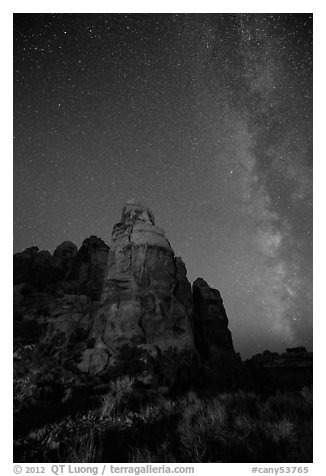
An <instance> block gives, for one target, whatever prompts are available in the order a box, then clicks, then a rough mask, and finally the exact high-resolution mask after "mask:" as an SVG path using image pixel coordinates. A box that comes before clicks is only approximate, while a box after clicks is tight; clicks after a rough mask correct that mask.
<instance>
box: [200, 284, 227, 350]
mask: <svg viewBox="0 0 326 476" xmlns="http://www.w3.org/2000/svg"><path fill="white" fill-rule="evenodd" d="M192 291H193V299H194V315H195V334H196V340H197V347H198V348H199V349H200V352H201V354H202V355H203V356H205V357H208V356H210V355H211V354H212V353H219V352H231V353H234V349H233V343H232V336H231V332H230V330H229V329H228V324H229V321H228V318H227V315H226V312H225V308H224V305H223V299H222V297H221V294H220V292H219V291H218V290H217V289H214V288H211V287H210V286H209V285H208V284H207V282H206V281H205V280H204V279H202V278H198V279H196V281H195V282H194V284H193V287H192Z"/></svg>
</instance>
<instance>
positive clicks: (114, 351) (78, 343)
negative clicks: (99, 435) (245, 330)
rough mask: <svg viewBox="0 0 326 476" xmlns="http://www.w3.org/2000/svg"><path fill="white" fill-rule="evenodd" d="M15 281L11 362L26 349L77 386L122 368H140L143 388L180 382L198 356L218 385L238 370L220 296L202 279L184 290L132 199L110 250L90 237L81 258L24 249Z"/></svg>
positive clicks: (160, 235) (174, 264) (174, 263)
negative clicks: (50, 361) (65, 371)
mask: <svg viewBox="0 0 326 476" xmlns="http://www.w3.org/2000/svg"><path fill="white" fill-rule="evenodd" d="M14 283H15V285H14V312H15V321H14V328H15V350H16V351H18V354H17V355H23V354H24V352H23V349H24V348H25V347H26V346H30V345H35V349H36V350H37V349H38V348H42V349H43V350H44V349H46V352H49V353H50V354H52V353H53V355H55V359H56V360H57V361H58V362H63V361H64V362H66V363H67V362H68V363H69V365H68V367H69V369H70V370H69V372H70V371H73V372H74V373H75V375H78V373H79V374H81V375H82V376H84V377H80V378H88V377H90V378H91V377H94V376H99V377H101V376H105V375H106V374H107V372H109V371H110V372H111V370H112V369H113V368H115V369H118V367H119V365H121V364H123V363H125V364H126V362H127V364H126V365H125V367H124V369H125V370H126V371H127V372H128V371H129V370H130V369H129V368H128V366H129V367H130V366H133V364H135V366H136V367H137V365H136V364H141V365H138V367H140V368H142V369H145V370H146V372H147V374H146V372H145V373H144V375H142V378H143V381H145V380H146V379H147V381H149V382H150V381H151V376H152V377H153V375H154V374H161V376H162V374H163V377H164V375H165V376H166V375H167V374H170V375H171V379H170V381H171V380H173V379H174V380H176V379H179V380H180V379H181V377H180V375H179V374H178V370H177V369H178V366H179V367H180V365H181V364H180V362H181V361H182V362H185V360H186V361H187V362H188V364H187V365H188V367H187V368H188V369H189V368H192V367H194V366H196V365H197V364H196V362H198V361H199V357H201V359H202V361H205V360H206V361H207V362H208V363H209V365H212V363H213V366H215V371H216V372H217V373H218V374H219V376H220V377H222V378H224V374H225V373H227V374H228V376H230V375H231V374H232V368H234V367H236V362H238V361H237V359H236V354H235V353H234V350H233V345H232V338H231V333H230V331H229V329H228V319H227V317H226V312H225V309H224V306H223V301H222V298H221V296H220V293H219V292H218V291H217V290H215V289H212V288H210V287H209V286H208V284H207V283H206V282H205V281H204V280H202V279H198V280H196V281H195V283H194V285H193V288H191V285H190V283H189V281H188V279H187V270H186V267H185V264H184V263H183V261H182V259H181V258H178V257H175V255H174V252H173V250H172V248H171V245H170V243H169V241H168V239H167V238H166V236H165V233H164V231H163V230H162V229H161V228H160V227H159V226H157V225H156V223H155V218H154V215H153V213H152V212H151V210H150V209H149V208H147V207H146V206H144V205H142V204H140V203H138V202H136V201H134V200H131V201H129V202H127V203H126V204H125V206H124V207H123V210H122V215H121V220H120V221H119V223H117V224H116V225H115V226H114V228H113V232H112V239H111V247H109V246H108V245H107V244H106V243H105V242H104V241H103V240H101V239H100V238H98V237H96V236H93V235H92V236H90V237H89V238H87V239H86V240H84V242H83V243H82V246H81V247H80V249H79V250H78V249H77V247H76V245H74V244H73V243H71V242H69V241H65V242H63V243H62V244H61V245H59V246H58V247H57V248H56V249H55V252H54V254H53V256H52V255H51V253H50V252H48V251H39V250H38V248H37V247H31V248H28V249H27V250H25V251H23V252H22V253H17V254H15V255H14ZM40 346H41V347H40ZM28 348H29V347H28ZM43 350H42V352H43ZM29 352H30V351H29ZM33 352H34V351H33ZM69 356H70V357H71V358H70V357H69ZM69 359H70V360H69ZM192 359H194V362H195V363H194V364H193V360H192ZM167 362H169V363H167ZM179 364H180V365H179ZM65 365H66V364H65ZM182 365H183V364H182ZM110 369H111V370H110ZM125 370H123V371H125ZM187 372H188V371H187ZM145 374H146V375H147V376H146V375H145ZM208 374H210V370H208ZM178 375H179V376H178ZM62 378H63V380H64V377H62ZM78 378H79V377H78ZM163 380H164V379H163ZM165 383H166V384H167V385H169V379H167V378H166V379H165Z"/></svg>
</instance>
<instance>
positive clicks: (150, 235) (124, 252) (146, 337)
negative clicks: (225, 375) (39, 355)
mask: <svg viewBox="0 0 326 476" xmlns="http://www.w3.org/2000/svg"><path fill="white" fill-rule="evenodd" d="M177 287H178V279H177V264H176V259H175V256H174V253H173V250H172V248H171V246H170V243H169V242H168V240H167V239H166V237H165V234H164V231H163V230H162V229H161V228H159V227H158V226H156V225H155V220H154V216H153V214H152V212H151V211H150V210H149V209H148V208H146V207H144V206H142V205H140V204H138V203H134V202H128V203H127V204H126V205H125V206H124V208H123V211H122V216H121V221H120V222H119V223H117V224H116V225H115V226H114V228H113V233H112V241H111V248H110V253H109V259H108V267H107V271H106V278H105V280H104V286H103V291H102V296H101V304H100V306H99V309H98V312H97V314H96V316H95V320H94V326H93V329H92V333H91V335H92V337H93V338H94V340H95V346H94V348H93V349H88V350H87V352H86V353H85V354H84V357H83V360H82V362H81V364H80V368H81V369H82V370H84V371H87V370H88V368H90V367H91V368H92V369H93V371H96V372H101V371H102V370H103V369H104V367H105V366H106V365H115V363H116V361H117V358H119V355H120V354H121V352H120V350H121V349H123V348H125V347H126V346H134V347H138V348H143V349H146V351H147V352H149V354H150V355H152V356H156V355H157V353H158V352H164V351H166V350H167V349H169V348H175V349H178V350H180V351H181V350H185V349H189V350H194V343H193V335H192V330H191V325H190V316H189V314H188V310H187V305H186V304H185V303H183V293H180V292H179V293H177V292H176V289H177Z"/></svg>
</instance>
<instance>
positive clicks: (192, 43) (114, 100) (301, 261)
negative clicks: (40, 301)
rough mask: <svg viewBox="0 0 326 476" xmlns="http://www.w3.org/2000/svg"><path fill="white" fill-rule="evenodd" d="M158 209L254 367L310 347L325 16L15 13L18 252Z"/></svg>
mask: <svg viewBox="0 0 326 476" xmlns="http://www.w3.org/2000/svg"><path fill="white" fill-rule="evenodd" d="M130 198H136V199H138V200H140V201H142V202H144V203H145V204H147V205H148V206H149V207H150V208H151V209H152V210H153V213H154V215H155V217H156V222H157V224H158V225H159V226H161V227H163V228H164V229H165V231H166V235H167V237H168V239H169V241H170V242H171V245H172V247H173V249H174V251H175V253H176V255H179V256H181V257H182V258H183V260H184V261H185V263H186V266H187V269H188V277H189V279H190V281H191V282H192V281H193V280H194V279H196V278H197V277H199V276H200V277H203V278H204V279H206V280H207V281H208V283H209V284H210V285H211V286H213V287H216V288H218V289H219V290H220V292H221V294H222V297H223V299H224V303H225V306H226V310H227V314H228V317H229V320H230V329H231V331H232V334H233V339H234V344H235V347H236V349H237V350H238V351H240V352H241V354H242V356H243V357H246V356H248V355H250V354H253V353H257V352H260V351H262V350H264V349H266V348H269V349H270V350H274V351H283V350H284V349H285V348H286V347H287V346H293V345H305V346H306V347H307V348H308V349H311V345H312V15H309V14H179V15H177V14H63V15H60V14H15V15H14V251H15V252H16V251H21V250H23V249H24V248H26V247H28V246H31V245H36V246H38V247H39V248H40V249H49V250H50V251H51V252H53V251H54V249H55V247H56V246H57V245H59V244H60V243H61V242H62V241H64V240H70V241H73V242H74V243H76V244H77V245H78V246H80V245H81V243H82V241H83V239H85V238H86V237H88V236H89V235H91V234H95V235H97V236H99V237H101V238H103V239H104V240H105V241H106V242H107V243H109V242H110V237H111V231H112V227H113V225H114V224H115V223H116V222H118V221H119V219H120V214H121V209H122V206H123V204H124V202H125V201H126V200H127V199H130Z"/></svg>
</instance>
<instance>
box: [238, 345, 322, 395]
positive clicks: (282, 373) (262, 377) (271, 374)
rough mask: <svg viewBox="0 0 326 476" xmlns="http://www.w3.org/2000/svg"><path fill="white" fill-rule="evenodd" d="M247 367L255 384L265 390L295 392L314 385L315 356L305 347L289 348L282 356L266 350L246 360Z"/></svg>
mask: <svg viewBox="0 0 326 476" xmlns="http://www.w3.org/2000/svg"><path fill="white" fill-rule="evenodd" d="M245 367H246V368H247V369H249V370H250V373H251V375H252V376H253V378H254V381H255V384H256V385H257V386H260V387H262V388H264V389H269V388H273V389H276V388H283V389H289V390H294V389H297V388H302V387H303V386H308V387H309V386H311V385H312V380H313V355H312V352H307V350H306V349H305V347H293V348H288V349H286V352H283V353H281V354H279V353H277V352H270V351H269V350H265V351H264V352H263V353H261V354H256V355H254V356H253V357H251V358H250V359H248V360H246V361H245Z"/></svg>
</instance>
